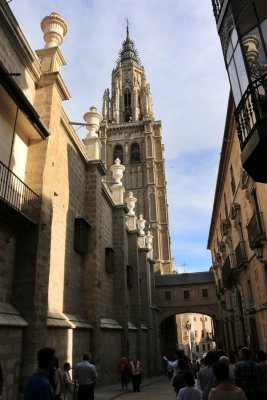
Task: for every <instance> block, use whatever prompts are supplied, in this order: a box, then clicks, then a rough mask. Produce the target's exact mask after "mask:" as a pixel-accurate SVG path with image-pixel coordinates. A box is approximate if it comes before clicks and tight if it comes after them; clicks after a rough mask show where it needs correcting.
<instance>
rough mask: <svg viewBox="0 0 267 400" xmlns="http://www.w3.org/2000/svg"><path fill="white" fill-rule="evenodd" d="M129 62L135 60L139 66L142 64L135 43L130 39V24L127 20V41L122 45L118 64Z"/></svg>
mask: <svg viewBox="0 0 267 400" xmlns="http://www.w3.org/2000/svg"><path fill="white" fill-rule="evenodd" d="M128 60H133V61H135V62H137V64H141V60H140V58H139V56H138V51H137V50H136V48H135V45H134V42H133V41H132V40H131V39H130V35H129V22H128V18H127V27H126V39H125V40H124V42H123V43H122V49H121V50H120V51H119V58H118V60H117V63H120V62H124V61H128Z"/></svg>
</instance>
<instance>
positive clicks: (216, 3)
mask: <svg viewBox="0 0 267 400" xmlns="http://www.w3.org/2000/svg"><path fill="white" fill-rule="evenodd" d="M223 3H224V0H212V7H213V14H214V17H215V19H216V21H218V19H219V16H220V12H221V8H222V6H223Z"/></svg>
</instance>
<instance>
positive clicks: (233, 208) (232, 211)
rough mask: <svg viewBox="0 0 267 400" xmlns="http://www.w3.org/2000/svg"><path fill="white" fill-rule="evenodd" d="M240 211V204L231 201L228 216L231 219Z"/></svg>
mask: <svg viewBox="0 0 267 400" xmlns="http://www.w3.org/2000/svg"><path fill="white" fill-rule="evenodd" d="M239 213H240V205H239V204H238V203H232V204H231V208H230V218H231V219H232V220H234V219H236V218H237V216H238V214H239Z"/></svg>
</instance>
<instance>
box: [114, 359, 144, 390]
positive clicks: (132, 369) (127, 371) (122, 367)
mask: <svg viewBox="0 0 267 400" xmlns="http://www.w3.org/2000/svg"><path fill="white" fill-rule="evenodd" d="M118 370H119V373H120V375H121V388H122V390H126V391H128V383H129V380H130V379H131V380H132V385H133V392H140V383H141V363H140V361H139V360H137V359H134V360H133V361H131V362H130V364H128V362H127V359H126V357H122V358H121V360H120V362H119V365H118Z"/></svg>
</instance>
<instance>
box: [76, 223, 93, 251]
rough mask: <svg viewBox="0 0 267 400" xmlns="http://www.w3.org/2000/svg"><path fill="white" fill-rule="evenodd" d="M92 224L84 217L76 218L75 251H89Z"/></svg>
mask: <svg viewBox="0 0 267 400" xmlns="http://www.w3.org/2000/svg"><path fill="white" fill-rule="evenodd" d="M89 230H90V225H89V224H88V222H86V221H85V219H83V218H82V217H77V218H75V220H74V251H76V253H78V254H80V255H82V256H83V255H85V254H87V253H88V245H89Z"/></svg>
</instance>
